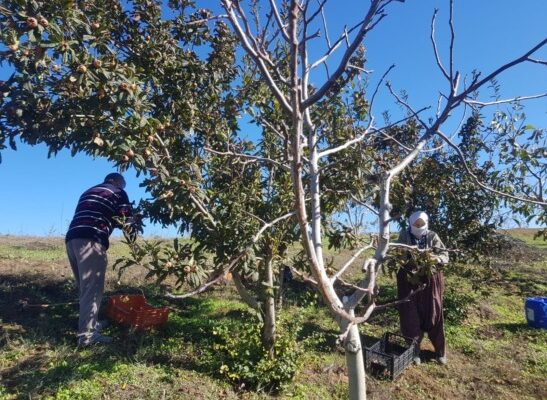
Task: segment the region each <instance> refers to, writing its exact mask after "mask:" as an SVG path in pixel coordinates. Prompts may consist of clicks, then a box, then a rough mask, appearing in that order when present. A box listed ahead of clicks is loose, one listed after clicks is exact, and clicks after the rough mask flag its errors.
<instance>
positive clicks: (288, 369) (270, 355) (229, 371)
mask: <svg viewBox="0 0 547 400" xmlns="http://www.w3.org/2000/svg"><path fill="white" fill-rule="evenodd" d="M299 330H300V324H299V323H298V322H297V323H295V322H292V323H289V322H288V321H283V320H281V321H279V323H278V330H277V334H276V340H275V345H274V349H273V351H272V352H269V351H268V350H267V349H265V348H264V347H263V346H262V342H261V325H260V324H259V323H258V322H254V321H250V322H244V323H242V324H241V323H239V324H235V323H227V324H223V325H220V326H217V327H216V328H215V329H214V330H213V335H215V336H216V337H217V338H218V339H219V340H218V343H216V344H215V345H214V350H215V351H216V353H215V357H214V358H215V363H216V364H217V365H216V367H217V371H218V373H220V374H221V375H222V376H224V377H226V378H228V380H229V381H230V382H231V383H233V384H234V385H235V386H237V387H238V388H240V389H247V390H256V391H258V392H268V393H269V392H278V391H280V390H281V389H282V388H283V386H284V385H285V384H286V383H288V382H289V381H291V380H292V378H293V377H294V375H295V374H296V372H297V369H298V366H299V359H300V355H301V354H302V351H303V350H302V347H301V346H300V345H299V344H298V342H297V341H296V337H297V334H298V332H299Z"/></svg>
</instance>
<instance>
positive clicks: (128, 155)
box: [125, 149, 135, 158]
mask: <svg viewBox="0 0 547 400" xmlns="http://www.w3.org/2000/svg"><path fill="white" fill-rule="evenodd" d="M125 155H126V156H127V157H129V158H132V157H134V156H135V152H134V151H133V150H131V149H129V150H127V152H126V153H125Z"/></svg>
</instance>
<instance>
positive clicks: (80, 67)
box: [76, 64, 87, 74]
mask: <svg viewBox="0 0 547 400" xmlns="http://www.w3.org/2000/svg"><path fill="white" fill-rule="evenodd" d="M76 71H78V72H79V73H80V74H85V73H86V72H87V67H86V66H85V65H83V64H80V65H78V68H77V69H76Z"/></svg>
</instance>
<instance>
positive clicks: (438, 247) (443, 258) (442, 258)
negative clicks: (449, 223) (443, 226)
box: [431, 233, 449, 264]
mask: <svg viewBox="0 0 547 400" xmlns="http://www.w3.org/2000/svg"><path fill="white" fill-rule="evenodd" d="M431 247H432V248H433V251H434V253H435V256H437V259H438V260H439V263H440V264H448V261H449V257H448V251H446V250H444V249H446V247H445V245H444V243H443V242H442V240H441V238H440V237H439V235H437V234H436V233H435V234H434V235H433V238H432V239H431Z"/></svg>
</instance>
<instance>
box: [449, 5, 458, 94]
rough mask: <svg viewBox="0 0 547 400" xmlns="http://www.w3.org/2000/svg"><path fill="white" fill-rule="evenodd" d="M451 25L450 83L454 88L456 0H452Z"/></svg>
mask: <svg viewBox="0 0 547 400" xmlns="http://www.w3.org/2000/svg"><path fill="white" fill-rule="evenodd" d="M448 25H449V26H450V85H451V86H452V88H454V39H455V37H456V35H455V34H454V0H450V17H449V19H448Z"/></svg>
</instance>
